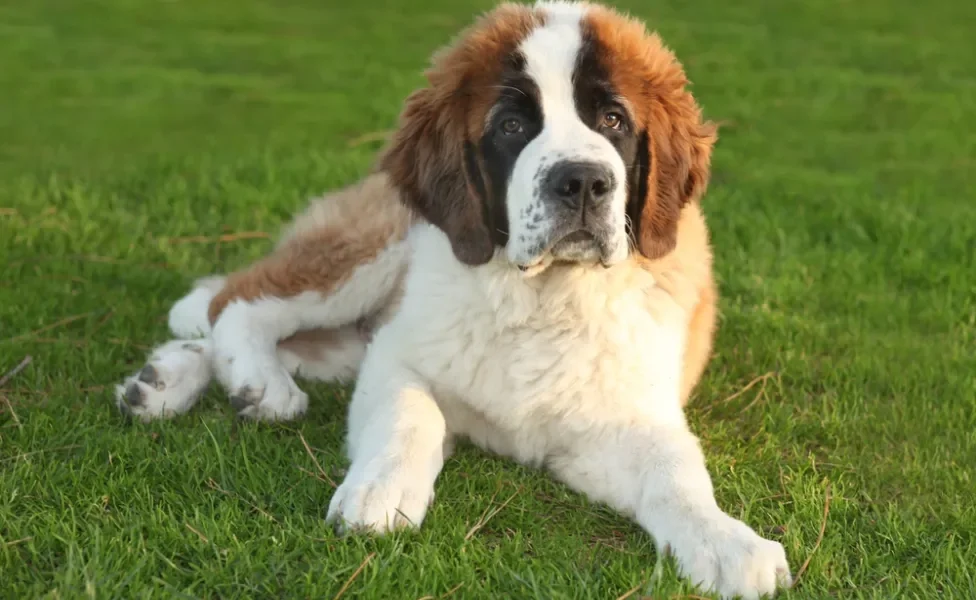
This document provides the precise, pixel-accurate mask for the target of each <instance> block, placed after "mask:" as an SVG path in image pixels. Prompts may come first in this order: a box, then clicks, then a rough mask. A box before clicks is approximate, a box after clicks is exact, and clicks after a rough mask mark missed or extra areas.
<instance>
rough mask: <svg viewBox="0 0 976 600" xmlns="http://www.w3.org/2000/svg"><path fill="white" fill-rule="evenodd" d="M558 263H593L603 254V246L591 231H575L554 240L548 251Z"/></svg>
mask: <svg viewBox="0 0 976 600" xmlns="http://www.w3.org/2000/svg"><path fill="white" fill-rule="evenodd" d="M549 253H550V254H552V258H553V260H555V261H558V262H574V263H578V262H593V261H597V260H600V259H601V258H602V257H603V254H604V244H602V243H600V241H599V240H598V239H597V238H596V236H595V235H594V234H593V232H591V231H587V230H586V229H577V230H576V231H573V232H570V233H568V234H567V235H564V236H563V237H561V238H559V239H558V240H556V243H555V244H553V245H552V248H551V249H550V250H549Z"/></svg>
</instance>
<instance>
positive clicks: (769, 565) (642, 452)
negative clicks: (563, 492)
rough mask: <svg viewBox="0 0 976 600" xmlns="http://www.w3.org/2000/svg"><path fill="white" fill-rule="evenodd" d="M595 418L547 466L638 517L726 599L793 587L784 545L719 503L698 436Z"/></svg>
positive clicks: (662, 549) (661, 546) (698, 580)
mask: <svg viewBox="0 0 976 600" xmlns="http://www.w3.org/2000/svg"><path fill="white" fill-rule="evenodd" d="M637 421H638V420H637V419H634V420H629V421H619V420H618V421H617V422H614V423H609V422H608V423H592V424H591V425H590V427H589V428H588V430H589V431H590V432H591V433H589V434H588V435H585V436H581V437H577V438H575V439H573V440H566V441H567V446H568V447H567V450H566V451H565V452H563V453H559V454H557V455H555V456H554V457H553V459H552V460H551V461H550V462H549V466H550V468H551V469H552V470H553V472H554V473H555V474H556V475H557V476H558V477H560V478H561V479H562V480H563V481H565V482H566V483H568V484H569V485H570V486H572V487H573V488H575V489H576V490H578V491H580V492H583V493H585V494H587V495H588V496H589V497H591V498H593V499H595V500H598V501H602V502H606V503H607V504H609V505H611V506H613V507H614V508H616V509H617V510H619V511H621V512H623V513H625V514H627V515H629V516H631V517H633V518H636V520H637V522H638V523H640V525H641V526H642V527H643V528H644V529H645V530H647V531H648V532H649V533H650V534H651V535H652V536H653V537H654V541H655V542H656V545H657V548H658V552H659V553H661V554H662V555H663V554H665V553H668V552H670V553H671V554H673V555H674V556H675V558H676V560H677V562H678V566H679V568H680V570H681V571H682V572H683V573H684V574H685V575H686V576H687V577H689V578H690V579H691V580H692V582H693V583H695V584H700V585H701V586H702V587H704V588H706V589H709V590H712V591H716V592H718V593H719V594H721V595H722V597H725V598H731V597H733V596H736V595H741V597H743V598H758V597H759V596H761V595H764V594H773V593H774V592H775V590H776V587H777V586H778V585H789V584H790V570H789V566H788V564H787V560H786V553H785V552H784V551H783V547H782V546H781V545H780V544H778V543H777V542H774V541H771V540H766V539H763V538H762V537H760V536H759V535H758V534H756V532H754V531H753V530H752V529H751V528H750V527H749V526H748V525H746V524H745V523H743V522H742V521H739V520H738V519H735V518H733V517H731V516H729V515H728V514H726V513H725V512H724V511H722V509H720V508H719V506H718V504H717V503H716V501H715V496H714V494H713V490H712V482H711V479H710V478H709V475H708V471H707V470H706V468H705V458H704V456H703V454H702V452H701V449H700V447H699V444H698V440H697V439H696V438H695V437H694V435H693V434H692V433H691V432H690V431H689V430H688V428H687V427H686V426H685V425H684V424H683V423H682V424H678V423H675V424H655V423H645V424H643V425H642V424H640V423H638V422H637Z"/></svg>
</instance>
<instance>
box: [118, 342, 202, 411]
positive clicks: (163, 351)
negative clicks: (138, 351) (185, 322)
mask: <svg viewBox="0 0 976 600" xmlns="http://www.w3.org/2000/svg"><path fill="white" fill-rule="evenodd" d="M210 359H211V346H210V340H206V339H201V340H195V341H186V340H174V341H172V342H168V343H166V344H163V345H162V346H160V347H158V348H156V349H155V350H153V352H152V354H151V355H150V356H149V361H148V362H147V364H146V366H144V367H143V368H142V369H140V370H139V372H138V373H136V374H134V375H132V376H130V377H128V378H126V380H125V381H124V382H123V384H122V385H117V386H115V405H116V406H117V407H118V409H119V410H120V411H122V413H123V414H126V415H131V416H133V417H135V418H137V419H140V420H142V421H146V422H148V421H151V420H152V419H158V418H169V417H173V416H176V415H179V414H183V413H185V412H186V411H188V410H190V408H192V407H193V405H194V404H196V402H197V400H198V399H199V397H200V395H201V394H202V393H203V392H204V391H205V390H206V389H207V385H208V384H209V383H210V376H211V363H210Z"/></svg>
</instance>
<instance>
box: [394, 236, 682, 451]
mask: <svg viewBox="0 0 976 600" xmlns="http://www.w3.org/2000/svg"><path fill="white" fill-rule="evenodd" d="M410 244H411V245H412V247H413V260H412V261H411V268H410V271H409V274H408V276H407V281H406V294H405V297H404V299H403V303H402V305H401V306H400V309H399V311H398V313H397V316H396V317H395V318H394V320H393V321H392V322H391V323H390V324H389V325H388V326H387V328H386V329H385V330H384V332H383V333H382V339H379V338H378V339H377V340H376V341H377V343H384V344H390V345H391V346H392V347H391V348H390V350H391V351H392V352H394V353H395V354H396V356H397V359H398V361H400V362H401V363H402V364H404V365H406V366H408V367H409V368H410V369H411V370H412V371H414V372H415V373H417V374H418V375H419V376H420V377H421V378H422V379H424V380H425V381H426V382H427V383H428V385H429V386H430V388H431V390H432V391H433V392H434V395H435V397H436V399H437V401H438V403H439V404H440V405H441V408H442V410H443V412H444V414H445V418H446V419H447V422H448V427H449V429H451V430H453V431H455V432H456V433H459V434H462V435H467V436H469V437H471V438H472V439H473V440H474V441H475V442H476V443H479V444H480V445H485V446H488V447H489V448H490V449H491V450H494V451H498V452H502V453H505V454H509V455H514V456H515V457H516V458H518V459H520V460H523V461H526V462H533V463H535V462H540V461H542V460H543V459H544V457H545V455H546V454H547V453H549V452H551V451H554V450H558V448H554V447H553V446H558V445H559V440H560V439H562V438H564V437H565V436H566V433H567V431H569V432H572V431H580V432H589V431H591V429H592V426H593V423H594V422H596V421H604V422H605V421H606V420H607V416H608V415H610V416H612V417H618V418H619V419H620V420H624V421H626V420H629V419H631V418H633V416H634V415H635V413H640V416H641V417H642V418H644V419H646V418H648V417H650V418H651V419H652V420H654V421H658V422H662V423H675V422H683V416H682V412H681V407H680V403H679V399H678V394H679V379H680V374H681V358H682V354H683V349H684V338H685V330H686V327H687V316H686V315H685V313H684V311H682V310H681V309H680V308H679V306H678V304H677V303H675V302H674V301H673V299H671V298H670V297H669V296H668V295H667V294H665V293H663V292H662V290H660V288H659V287H658V286H657V284H656V282H655V280H654V277H653V276H652V275H651V274H650V273H648V272H647V271H646V270H644V269H641V268H640V267H639V266H638V265H637V264H636V263H634V262H625V263H623V264H621V265H618V266H615V267H613V268H610V269H605V268H603V267H601V266H598V265H597V266H588V267H579V266H577V267H569V266H565V267H562V266H557V267H553V268H550V269H549V270H548V271H546V272H544V273H542V274H541V275H538V276H536V277H533V278H529V279H526V278H525V277H523V276H522V275H521V274H520V273H518V272H516V271H514V270H513V269H512V268H511V266H508V265H505V264H503V263H502V262H500V261H499V262H491V263H489V264H487V265H484V266H482V267H477V268H470V267H467V266H464V265H462V264H460V263H458V262H457V261H456V260H455V259H454V257H453V255H452V254H451V250H450V245H449V244H448V241H447V239H446V238H445V237H444V235H443V234H442V233H441V232H439V231H438V230H436V229H434V228H432V227H429V226H419V227H418V228H417V229H415V230H414V231H413V232H412V233H411V236H410ZM595 413H597V414H598V415H599V418H594V417H595V416H596V414H595ZM556 432H558V434H557V433H556Z"/></svg>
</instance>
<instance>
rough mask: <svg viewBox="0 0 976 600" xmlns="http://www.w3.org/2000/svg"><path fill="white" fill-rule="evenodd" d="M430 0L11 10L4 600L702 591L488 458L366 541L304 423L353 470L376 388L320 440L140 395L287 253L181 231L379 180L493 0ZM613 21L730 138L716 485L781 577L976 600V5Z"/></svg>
mask: <svg viewBox="0 0 976 600" xmlns="http://www.w3.org/2000/svg"><path fill="white" fill-rule="evenodd" d="M417 4H419V3H415V2H413V1H411V2H407V0H400V1H399V2H396V1H394V0H375V1H373V2H339V1H335V2H332V1H328V2H314V1H312V0H274V1H272V0H233V1H232V0H210V1H208V2H188V1H187V0H171V1H162V0H91V1H89V2H73V3H68V2H64V1H57V0H30V1H29V2H28V1H20V2H13V1H10V2H0V90H2V91H0V259H2V261H0V374H2V373H3V372H5V371H6V370H7V369H9V368H11V367H13V366H14V365H15V364H17V363H18V362H20V360H21V359H22V358H23V357H24V356H25V355H31V356H32V357H33V363H32V364H31V365H29V366H28V367H27V368H26V369H25V370H24V371H23V372H21V373H20V374H19V375H17V376H16V377H14V378H13V379H12V380H11V381H9V382H8V383H7V384H6V385H5V386H4V387H3V389H2V390H0V597H4V598H8V597H9V598H14V597H48V598H74V597H91V598H136V597H147V596H156V597H208V598H218V597H219V598H227V597H233V596H242V597H252V598H253V597H327V598H330V597H333V596H335V595H337V594H338V593H339V592H340V591H342V590H343V585H344V583H345V582H347V580H349V579H350V578H352V579H353V580H352V582H351V583H350V584H349V585H348V587H346V588H345V589H344V591H343V592H342V594H343V597H344V598H377V599H386V598H417V597H420V596H425V595H429V596H434V597H438V596H440V595H444V594H448V593H450V592H451V591H452V590H454V594H453V597H456V598H501V597H511V598H611V599H612V598H616V597H618V596H620V595H621V594H624V593H625V592H627V591H628V590H630V589H632V588H634V587H635V586H638V585H640V586H642V587H641V593H646V594H648V595H650V594H652V593H653V596H654V597H655V598H670V597H673V596H679V597H680V596H681V595H682V594H691V593H694V592H693V590H691V589H690V588H688V587H687V586H685V585H684V584H682V583H681V582H680V581H679V580H678V579H677V577H676V576H675V573H674V570H673V567H672V566H671V565H670V563H669V564H668V565H667V566H666V568H665V569H664V571H663V574H661V575H660V577H659V578H657V579H653V578H652V576H653V574H654V567H655V564H656V562H657V558H656V556H655V552H654V550H653V544H652V543H651V540H650V539H649V537H648V536H647V535H646V534H644V533H642V532H641V531H640V530H639V529H638V528H637V527H636V526H634V525H633V524H631V523H630V522H628V521H627V520H625V519H623V518H621V517H619V516H616V515H615V514H614V513H613V512H612V511H610V510H608V509H606V508H604V507H601V506H599V505H595V504H592V503H589V502H587V501H586V500H585V499H584V498H582V497H580V496H579V495H577V494H574V493H572V492H570V491H569V490H567V489H566V488H565V487H563V486H561V485H559V484H557V483H554V482H553V481H552V480H550V479H549V478H547V477H546V476H544V475H541V474H538V473H536V472H533V471H531V470H528V469H523V468H520V467H517V466H514V465H513V464H511V463H510V462H507V461H504V460H500V459H497V458H493V457H490V456H487V455H485V454H482V453H480V452H477V451H475V450H472V449H465V450H464V451H463V452H461V453H460V455H459V456H457V457H456V458H453V459H451V460H450V461H449V463H448V465H447V467H446V468H445V470H444V473H443V475H442V476H441V478H440V480H439V482H438V488H437V502H436V503H435V506H434V508H433V509H432V512H431V513H430V514H429V516H428V519H427V521H426V522H425V524H424V527H423V528H422V529H421V530H420V531H419V532H412V533H403V534H398V535H395V536H393V537H389V538H385V539H361V538H351V539H342V538H337V537H336V536H334V535H333V533H332V532H331V530H330V528H329V527H328V526H327V525H326V524H325V523H324V521H323V517H324V511H325V508H326V506H327V505H328V501H329V498H330V495H331V492H332V488H331V486H330V485H329V484H328V483H326V482H325V481H323V479H324V478H325V477H322V476H320V475H319V476H317V475H316V474H317V473H319V469H318V467H317V466H316V463H315V462H314V461H313V458H312V457H311V456H310V454H309V452H307V451H306V449H305V446H304V444H303V439H304V440H305V441H307V443H308V445H309V447H310V448H311V453H312V454H314V457H315V460H317V461H318V463H319V464H320V465H321V467H322V469H323V470H324V473H325V474H326V476H327V477H332V478H333V479H335V478H339V477H341V469H342V468H343V467H344V466H345V463H344V460H343V458H342V456H341V450H340V449H341V435H342V430H343V415H344V410H345V405H346V403H347V401H348V390H341V389H334V388H329V387H328V386H324V385H318V386H308V385H307V386H306V389H308V390H309V391H310V392H311V395H312V408H311V411H310V415H309V416H308V418H307V419H306V420H304V421H302V422H299V423H297V424H294V425H292V426H266V425H255V424H237V423H235V422H234V419H233V417H232V411H231V410H230V408H229V406H228V405H227V404H226V402H225V400H224V399H223V398H221V397H220V394H218V393H216V392H212V393H211V394H210V395H209V396H207V398H206V399H205V400H204V401H203V402H202V404H201V406H200V407H198V409H196V410H195V411H193V412H192V413H190V414H189V415H188V416H186V417H183V418H180V419H178V420H177V421H174V422H171V423H158V424H152V425H128V424H125V423H123V421H122V419H121V418H120V417H119V416H118V415H117V414H116V411H115V409H114V408H113V407H112V405H111V402H110V391H109V388H108V387H106V386H109V385H110V384H113V383H115V382H116V381H118V380H119V379H120V378H121V377H122V376H124V375H125V374H127V373H129V372H131V371H132V370H133V369H135V368H136V367H138V366H139V365H141V363H142V360H143V357H144V352H145V347H146V346H149V345H152V344H154V343H158V342H160V341H162V340H163V339H165V338H166V328H165V314H166V311H167V310H168V307H169V305H170V304H171V303H172V302H173V301H175V300H176V299H177V298H179V297H180V296H181V295H182V294H183V293H184V292H185V290H186V289H187V286H188V285H189V284H190V282H191V281H192V280H193V279H194V278H195V277H197V276H201V275H204V274H208V273H212V272H218V271H226V270H229V269H234V268H236V267H239V266H241V265H243V264H245V263H246V262H247V261H249V260H251V259H254V258H256V257H258V256H260V255H261V254H262V253H264V252H266V251H267V250H268V249H269V247H270V244H271V242H270V241H269V240H247V241H238V242H228V243H224V244H217V243H206V242H193V241H186V240H180V239H179V238H184V237H186V236H215V235H219V234H221V233H226V232H238V231H267V232H271V233H273V232H275V231H276V230H277V229H278V227H279V226H280V225H281V224H282V223H283V222H284V221H285V220H286V219H288V217H289V216H290V215H291V214H292V213H293V212H294V211H296V210H297V209H299V208H300V207H302V205H303V204H304V202H305V199H306V198H307V197H308V196H309V195H311V194H315V193H318V192H321V191H322V190H324V189H327V188H332V187H336V186H339V185H342V184H346V183H349V182H351V181H353V180H354V179H356V178H357V177H358V176H360V175H362V174H363V173H365V172H366V170H367V169H368V168H369V167H370V165H371V163H372V159H373V156H374V154H375V152H376V150H377V144H376V143H364V144H359V145H355V146H353V147H350V140H354V139H355V138H356V137H357V136H361V135H363V134H367V133H370V132H375V131H378V130H384V129H388V128H389V127H391V126H392V124H393V123H394V121H395V117H396V114H397V112H398V110H399V104H400V101H401V100H402V99H403V98H404V97H405V96H406V94H407V93H408V92H409V91H410V90H411V89H412V88H413V87H414V86H416V85H417V84H418V83H419V82H420V75H419V73H420V70H421V68H422V67H423V65H424V64H425V61H426V59H427V56H428V54H429V53H430V51H432V50H433V49H434V48H435V47H437V46H439V45H441V44H442V43H444V42H446V41H447V40H448V39H450V38H451V36H452V34H453V33H454V32H455V31H456V29H457V28H458V27H460V26H461V25H463V24H465V23H466V22H468V20H469V19H470V17H471V15H472V13H473V12H475V11H477V10H481V9H484V8H487V7H488V6H489V2H488V0H429V1H428V2H426V7H425V8H417V7H416V6H417ZM619 5H620V6H622V7H626V8H630V9H633V10H635V11H636V12H637V13H638V14H640V15H641V16H643V17H646V18H647V19H648V21H649V22H650V23H651V24H652V25H653V26H654V27H656V28H658V29H659V30H660V31H661V32H662V34H663V35H664V36H665V39H666V40H667V41H668V42H669V43H670V44H671V45H672V46H673V47H674V48H675V49H676V51H677V52H678V54H679V56H681V57H682V59H683V60H684V62H685V64H686V66H687V68H688V71H689V73H690V75H691V77H692V79H693V80H694V81H695V82H696V85H695V88H694V89H695V91H696V94H697V95H698V97H699V99H700V101H701V102H702V104H703V105H704V106H705V109H706V112H707V114H708V115H709V116H711V117H712V118H715V119H720V120H722V121H724V122H725V127H724V128H723V130H722V139H721V141H720V143H719V146H718V149H717V151H716V155H715V161H714V164H715V174H714V180H713V181H714V183H713V185H712V188H711V191H710V193H709V195H708V197H707V199H706V206H707V211H708V214H709V218H710V223H711V226H712V229H713V232H714V240H715V245H716V248H717V255H718V264H717V269H718V274H719V277H720V281H721V289H722V293H723V299H722V309H723V319H722V324H721V332H720V335H719V339H718V349H717V355H716V357H715V359H714V361H713V363H712V365H711V367H710V369H709V371H708V373H707V376H706V378H705V380H704V381H703V383H702V385H701V388H700V391H699V394H698V397H697V400H696V401H695V405H694V407H693V408H692V409H691V411H690V416H691V421H692V424H693V427H694V429H695V430H696V432H698V433H699V434H700V435H701V436H702V438H703V443H704V445H705V448H706V453H707V456H708V458H709V468H710V470H711V472H712V473H713V475H714V478H715V482H716V492H717V494H718V496H719V500H720V503H721V504H722V505H723V506H724V507H726V508H727V509H728V510H729V511H730V512H731V513H732V514H734V515H736V516H739V517H742V518H744V519H746V520H747V521H748V522H749V523H751V524H753V525H754V526H756V527H757V528H759V529H760V531H763V532H765V533H767V534H768V535H770V536H772V537H774V538H775V539H778V540H780V541H782V543H783V544H784V546H785V547H786V549H787V553H788V555H789V557H790V561H791V564H792V566H793V568H794V571H795V570H796V569H798V568H799V567H800V565H801V564H803V563H804V561H806V560H807V559H808V558H809V566H808V568H807V570H806V572H805V573H804V575H803V577H802V579H801V581H800V583H799V585H798V586H797V587H796V589H794V590H793V591H791V592H790V593H789V594H788V595H787V597H790V598H822V597H834V596H837V597H871V598H892V597H899V598H901V597H905V598H933V597H943V598H974V597H976V541H974V540H976V509H974V508H973V500H974V495H973V490H974V488H976V481H974V479H976V478H974V466H976V433H974V432H976V358H974V355H976V353H974V348H976V204H974V202H973V200H974V198H973V191H974V190H976V160H974V158H973V157H974V156H976V137H974V136H973V135H972V133H971V132H972V128H973V123H974V122H976V62H973V61H972V58H971V57H972V23H973V22H976V4H973V3H971V2H970V3H964V2H961V1H956V2H952V1H950V0H941V1H937V2H933V3H929V4H926V5H925V7H924V8H922V7H921V5H918V7H915V6H913V5H915V2H911V1H909V0H859V1H857V2H852V1H850V0H813V1H810V2H804V3H802V4H801V3H781V2H772V1H770V0H744V1H742V2H726V1H725V0H701V1H700V2H695V3H686V2H680V1H678V0H660V1H656V2H644V1H641V0H630V1H628V2H623V1H622V2H620V3H619ZM411 7H413V8H411ZM766 373H773V375H770V376H769V377H767V378H766V379H764V380H763V381H764V382H765V384H760V383H757V384H756V385H754V386H753V387H752V388H750V389H749V390H748V391H746V392H744V393H742V394H741V395H738V396H735V397H733V398H731V399H729V398H730V397H731V396H733V394H735V393H736V392H737V391H741V390H742V389H743V388H745V387H746V385H747V384H748V383H749V382H750V381H752V380H754V379H755V378H756V377H758V376H761V375H763V374H766ZM828 490H829V498H830V502H829V513H828V515H827V518H826V528H825V531H824V535H823V539H822V541H821V542H820V544H819V546H818V545H817V541H818V536H819V533H820V530H821V527H822V524H823V522H824V520H823V515H824V505H825V502H826V498H827V497H828ZM496 509H497V513H496V514H494V516H493V517H492V518H491V519H490V520H489V521H488V522H487V523H485V524H484V525H483V526H482V527H481V528H480V529H478V530H477V531H476V532H475V533H474V534H473V535H470V536H468V532H469V531H470V530H471V529H472V527H474V526H475V523H476V522H477V521H478V519H479V516H481V515H482V514H484V513H485V512H486V511H493V510H496ZM368 557H372V558H371V559H368ZM367 559H368V561H367ZM364 561H365V562H364ZM363 564H365V566H364V567H363V568H362V570H361V571H359V572H358V573H356V571H357V568H358V567H360V566H361V565H363ZM354 574H356V575H355V577H354V578H353V575H354ZM651 582H653V592H651V591H650V589H649V588H648V586H649V584H650V583H651ZM458 586H460V587H458ZM638 596H640V594H635V595H634V596H632V598H637V597H638Z"/></svg>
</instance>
